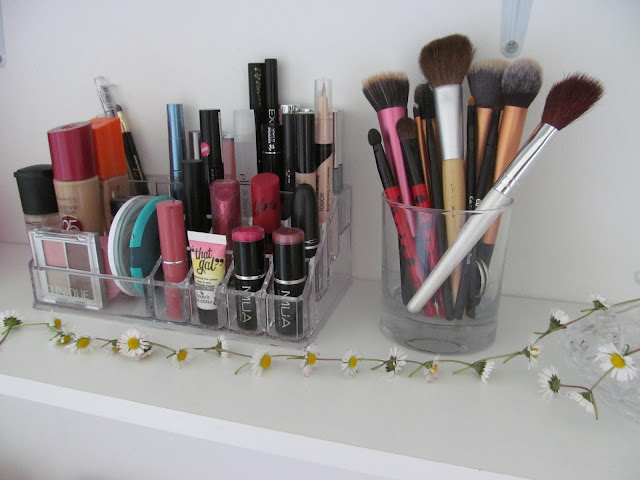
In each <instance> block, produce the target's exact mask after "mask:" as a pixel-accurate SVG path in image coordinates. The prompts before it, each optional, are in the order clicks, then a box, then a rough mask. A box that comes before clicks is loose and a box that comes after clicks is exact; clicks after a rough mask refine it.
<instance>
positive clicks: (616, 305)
mask: <svg viewBox="0 0 640 480" xmlns="http://www.w3.org/2000/svg"><path fill="white" fill-rule="evenodd" d="M635 302H640V298H634V299H632V300H625V301H624V302H620V303H614V304H613V306H614V307H621V306H623V305H629V304H630V303H635Z"/></svg>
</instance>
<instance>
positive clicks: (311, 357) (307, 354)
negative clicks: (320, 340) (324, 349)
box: [300, 343, 318, 378]
mask: <svg viewBox="0 0 640 480" xmlns="http://www.w3.org/2000/svg"><path fill="white" fill-rule="evenodd" d="M303 352H304V358H303V359H302V362H300V369H301V370H302V375H303V376H304V377H305V378H308V377H310V376H311V374H312V373H313V371H314V370H315V369H316V361H317V359H318V350H317V346H316V344H315V343H312V344H311V345H309V346H308V347H306V348H305V349H304V350H303Z"/></svg>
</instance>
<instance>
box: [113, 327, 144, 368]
mask: <svg viewBox="0 0 640 480" xmlns="http://www.w3.org/2000/svg"><path fill="white" fill-rule="evenodd" d="M115 348H117V349H118V353H119V354H120V355H122V356H124V357H128V358H133V359H134V360H138V359H140V358H143V357H146V356H147V355H151V343H149V341H148V340H147V339H146V337H145V336H144V335H143V334H142V333H140V332H139V331H138V330H137V329H135V328H130V329H129V330H127V331H126V332H124V333H123V334H122V335H121V336H120V338H118V341H117V342H116V345H115Z"/></svg>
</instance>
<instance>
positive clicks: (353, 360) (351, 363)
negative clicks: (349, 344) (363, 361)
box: [349, 357, 358, 368]
mask: <svg viewBox="0 0 640 480" xmlns="http://www.w3.org/2000/svg"><path fill="white" fill-rule="evenodd" d="M357 365H358V359H357V358H356V357H351V358H350V359H349V368H356V366H357Z"/></svg>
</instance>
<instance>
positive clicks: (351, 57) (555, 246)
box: [0, 0, 640, 301]
mask: <svg viewBox="0 0 640 480" xmlns="http://www.w3.org/2000/svg"><path fill="white" fill-rule="evenodd" d="M500 5H501V2H500V1H499V0H486V1H462V0H458V1H447V2H442V1H437V2H436V1H425V0H420V1H403V2H388V1H380V0H366V1H365V0H358V1H344V0H325V1H323V2H300V1H285V0H272V1H269V2H258V1H253V2H250V1H195V0H183V1H180V2H178V1H161V0H153V1H151V0H144V1H143V0H140V1H122V0H112V1H110V2H95V1H94V2H88V1H72V0H64V1H63V0H56V1H51V0H47V1H44V0H43V1H36V0H28V1H24V0H21V1H18V0H3V1H2V14H3V19H4V33H5V41H6V65H5V67H4V68H2V69H0V160H1V162H2V165H3V167H4V168H3V174H2V176H1V177H0V202H1V203H2V209H0V222H1V225H2V226H3V228H2V229H0V240H2V241H10V242H26V235H25V230H24V226H23V223H22V213H21V209H20V205H19V200H18V195H17V189H16V186H15V180H14V179H13V177H12V172H13V171H15V170H16V169H18V168H21V167H25V166H27V165H31V164H36V163H48V162H50V157H49V150H48V145H47V137H46V132H47V130H49V129H51V128H53V127H56V126H59V125H62V124H65V123H69V122H73V121H79V120H86V119H89V118H91V117H92V116H95V115H97V114H100V113H101V107H100V103H99V101H98V96H97V94H96V90H95V87H94V84H93V78H94V77H95V76H97V75H104V76H105V77H107V79H108V80H110V81H111V82H113V83H116V84H117V88H116V89H115V91H114V93H115V95H116V99H117V101H118V102H119V103H121V104H122V105H123V107H124V108H125V110H126V113H127V115H128V117H129V123H130V126H131V128H132V131H133V132H134V136H135V139H136V143H137V146H138V150H139V153H140V156H141V159H142V162H143V166H144V168H145V170H146V172H147V173H154V174H165V173H166V172H167V170H168V153H167V152H168V150H167V128H166V113H165V104H166V103H184V105H185V115H186V127H187V129H195V128H197V127H198V125H197V111H198V109H200V108H220V109H221V110H222V119H223V124H224V127H225V128H226V129H230V128H231V126H232V118H233V115H232V111H233V109H235V108H248V93H247V83H248V81H247V63H248V62H255V61H262V60H263V59H264V58H266V57H275V58H277V59H278V65H279V79H280V101H281V103H300V104H302V105H307V106H310V105H311V104H312V102H313V80H314V79H315V78H318V77H321V76H326V77H330V78H332V79H333V82H334V105H335V106H336V107H340V108H343V109H344V110H345V112H346V114H345V137H346V145H345V157H346V160H345V181H346V182H348V183H351V184H352V185H353V186H354V190H353V191H354V195H353V198H354V204H353V213H354V221H353V234H354V236H353V242H354V254H353V271H354V274H355V276H357V277H361V278H378V277H379V271H380V263H379V251H380V209H381V206H380V200H379V194H380V191H381V187H380V184H379V180H378V178H377V173H376V170H375V168H374V164H373V158H372V155H371V151H370V147H369V145H368V144H367V141H366V133H367V131H368V129H369V128H371V127H373V126H377V121H376V116H375V113H374V111H373V109H372V108H371V107H370V106H369V104H368V103H367V102H366V100H365V98H364V96H363V95H362V93H361V82H362V80H363V79H364V78H366V77H367V76H369V75H372V74H375V73H379V72H381V71H385V70H402V71H405V72H406V73H407V74H408V75H409V78H410V80H411V87H412V89H413V87H415V85H416V84H417V83H419V82H420V81H422V77H421V74H420V70H419V68H418V64H417V58H418V54H419V51H420V49H421V47H422V46H423V45H424V44H426V43H428V42H429V41H431V40H433V39H435V38H437V37H440V36H444V35H448V34H450V33H456V32H460V33H464V34H467V35H468V36H469V37H470V38H471V40H472V41H473V42H474V44H475V45H476V47H477V49H478V54H477V57H476V58H477V59H479V60H480V59H485V58H492V57H496V56H499V55H500V50H499V44H500ZM639 19H640V3H638V2H635V1H615V2H603V1H598V0H590V1H586V0H579V1H578V0H574V1H562V2H558V1H555V0H554V1H551V0H545V1H543V0H536V1H535V2H534V4H533V7H532V12H531V21H530V23H529V30H528V35H527V38H526V41H525V46H524V52H523V55H524V56H531V57H533V58H536V59H537V60H539V61H540V62H541V64H542V65H543V67H544V77H545V79H544V84H543V87H542V91H541V94H540V96H539V98H538V99H537V100H536V101H535V102H534V104H533V105H532V107H531V108H530V110H529V117H528V120H527V125H526V127H525V136H526V134H527V133H528V132H530V131H531V130H532V129H533V128H534V127H535V125H536V124H537V123H538V121H539V118H540V115H541V111H542V106H543V104H544V98H545V96H546V93H547V92H548V90H549V88H550V86H551V84H552V83H553V82H554V81H557V80H559V79H561V78H562V77H563V75H565V74H567V73H571V72H574V71H577V70H580V71H585V72H588V73H590V74H592V75H594V76H596V77H598V78H599V79H601V80H602V81H603V83H604V84H605V86H606V89H607V94H606V97H605V99H604V101H602V102H601V104H599V105H598V106H597V108H596V109H595V111H593V112H592V113H590V114H589V115H588V116H587V117H585V118H583V119H581V120H580V121H579V122H578V123H577V124H575V125H571V126H569V127H568V128H567V129H566V130H565V131H563V132H561V133H560V134H559V135H557V136H556V138H555V139H554V140H553V142H552V143H551V144H550V146H549V147H548V148H547V150H546V151H545V153H544V154H543V156H542V158H541V159H540V162H539V165H538V167H537V169H536V170H535V171H534V172H533V174H531V175H530V177H529V178H528V179H527V183H526V185H524V186H523V188H522V189H521V190H520V192H519V193H518V196H517V200H516V205H515V207H514V215H513V216H512V226H511V235H510V238H511V242H510V252H509V256H508V258H507V268H506V274H505V285H504V291H505V292H506V293H512V294H517V295H520V294H521V295H526V296H531V297H542V298H552V299H558V298H562V299H567V300H578V301H584V300H585V298H586V296H587V295H588V293H590V292H592V291H595V292H599V293H603V294H606V295H609V296H611V297H613V298H614V299H623V298H628V297H631V296H637V294H638V289H639V287H638V285H637V284H636V283H635V282H634V280H633V275H634V272H635V271H638V270H640V255H638V253H637V243H638V240H637V239H638V237H639V236H640V227H639V222H638V214H637V211H636V208H635V207H636V204H637V195H638V193H637V188H636V187H637V185H638V180H639V179H640V161H639V160H638V159H637V158H636V157H637V153H636V145H637V135H638V123H639V122H638V120H637V118H638V112H640V102H639V101H638V98H639V95H638V94H637V92H636V85H637V79H638V73H639V71H638V62H637V59H638V58H640V34H639V33H638V29H637V24H638V20H639ZM465 89H466V83H465Z"/></svg>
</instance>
